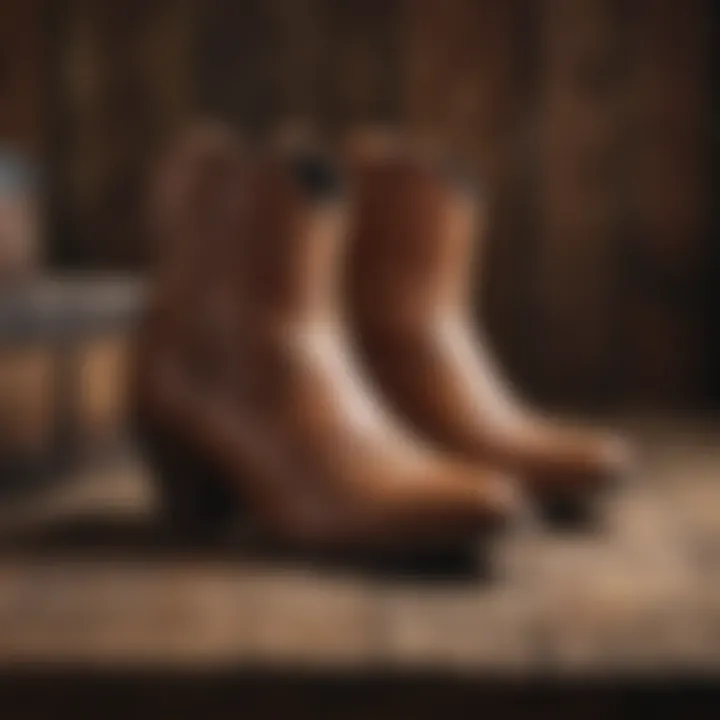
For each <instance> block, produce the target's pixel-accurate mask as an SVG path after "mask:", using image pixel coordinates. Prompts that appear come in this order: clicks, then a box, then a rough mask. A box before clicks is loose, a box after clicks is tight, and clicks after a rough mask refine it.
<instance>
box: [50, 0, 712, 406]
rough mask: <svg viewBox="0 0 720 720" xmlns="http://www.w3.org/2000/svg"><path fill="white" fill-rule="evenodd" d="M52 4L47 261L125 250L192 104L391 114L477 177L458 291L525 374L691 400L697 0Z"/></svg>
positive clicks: (95, 259)
mask: <svg viewBox="0 0 720 720" xmlns="http://www.w3.org/2000/svg"><path fill="white" fill-rule="evenodd" d="M64 5H65V10H64V11H63V13H62V19H63V20H62V23H61V28H60V31H59V32H58V34H57V38H56V39H57V44H58V46H59V48H60V50H61V52H60V55H59V61H58V63H57V76H58V80H59V85H60V87H61V91H60V93H59V94H58V97H59V98H60V101H59V104H58V106H57V107H56V108H55V113H54V118H55V120H56V125H57V127H59V131H58V135H57V137H58V138H60V139H61V142H60V141H58V142H56V146H61V148H62V151H61V152H60V153H59V155H58V157H57V158H56V162H55V163H54V165H55V167H58V168H60V177H59V179H58V181H57V183H56V187H57V188H59V193H60V195H61V198H60V201H59V202H58V203H57V206H56V207H57V208H58V209H59V212H58V213H57V215H56V220H57V227H58V228H59V229H60V232H59V233H58V237H59V238H60V240H59V242H58V256H59V257H61V258H62V259H64V260H65V261H66V262H69V263H84V264H90V265H100V266H103V265H105V266H108V265H110V266H115V265H118V264H127V265H132V264H133V263H138V262H141V261H142V259H143V256H144V241H143V238H142V233H141V222H140V216H139V210H138V206H139V199H140V195H141V185H140V182H139V179H140V178H141V176H142V170H143V165H144V163H145V162H146V160H147V157H148V151H149V149H150V148H152V147H154V145H155V144H156V142H157V141H158V139H159V138H161V137H162V136H163V135H165V134H166V133H167V131H168V130H169V129H170V128H172V127H173V126H174V125H175V124H177V123H179V122H181V121H182V120H184V119H186V118H187V117H189V116H190V115H191V114H192V112H194V111H196V110H202V111H205V112H209V113H211V114H215V115H220V116H223V117H226V118H229V119H231V120H234V121H235V122H237V123H238V125H241V126H243V127H244V128H245V129H246V130H247V131H248V132H250V133H253V132H255V131H262V130H264V129H267V128H269V127H270V126H272V125H273V124H275V123H276V122H278V121H280V120H282V119H284V118H288V117H304V118H310V119H312V120H314V121H315V122H316V123H317V124H318V125H319V126H320V127H321V128H324V129H325V130H327V131H328V132H335V131H338V130H342V129H343V128H344V127H346V126H348V125H349V124H351V123H353V122H356V121H364V120H393V121H397V122H399V123H403V124H406V125H407V126H410V127H413V128H419V129H426V130H430V131H434V132H436V133H437V134H440V135H441V136H444V137H445V138H446V139H447V140H448V141H450V142H452V144H453V145H454V146H456V147H458V148H459V149H461V150H462V151H463V152H464V154H465V155H466V156H467V157H468V158H469V159H470V160H471V162H472V163H473V164H474V165H475V166H476V167H477V169H478V170H480V171H481V172H482V173H483V175H484V177H485V185H486V188H487V194H488V197H489V200H490V202H491V207H492V220H491V227H490V229H489V233H488V237H487V243H486V247H485V248H484V254H483V257H482V260H479V265H478V274H479V276H481V277H482V278H483V282H482V284H481V285H479V286H478V291H477V296H478V301H479V302H478V307H479V312H480V313H481V314H482V315H483V317H484V319H485V320H486V322H487V323H488V325H489V328H490V333H491V335H492V337H493V338H494V340H495V342H496V345H497V349H498V352H499V354H500V355H501V357H502V359H503V360H504V361H505V362H506V364H507V365H508V366H509V367H510V369H511V372H512V373H513V375H514V376H515V377H517V378H518V379H519V380H520V381H521V383H522V384H523V385H524V386H525V387H527V388H528V389H530V390H532V391H534V392H535V393H536V394H539V395H543V396H544V397H545V398H546V399H554V400H558V401H560V400H563V399H568V400H573V401H579V400H581V399H583V400H587V401H592V402H595V403H597V402H599V401H605V400H623V401H628V402H629V401H633V402H634V401H636V400H637V401H639V402H640V401H650V400H652V401H653V402H655V403H670V402H676V401H688V400H691V399H693V400H698V399H700V398H701V397H702V396H703V393H704V390H705V387H706V385H707V381H706V378H707V372H705V371H704V370H703V368H704V364H703V363H704V360H705V357H706V355H707V353H706V350H705V348H706V346H707V344H708V337H709V336H708V333H709V332H710V330H709V329H708V324H707V323H705V325H703V324H702V323H701V322H700V319H701V317H702V315H703V314H702V312H701V310H702V307H701V306H702V303H703V300H702V298H703V292H702V291H703V288H706V287H707V286H708V282H709V281H708V279H707V275H705V276H704V277H705V279H702V271H703V270H704V266H705V262H704V259H705V258H706V256H707V251H708V248H707V232H706V230H707V218H708V209H709V205H710V201H709V195H708V193H709V184H708V168H707V154H708V153H707V149H708V147H709V142H710V132H711V122H710V110H709V77H708V67H709V62H708V54H709V49H710V39H709V33H708V31H707V26H708V21H709V12H710V3H709V0H687V1H686V2H682V3H678V2H673V0H505V1H504V2H496V1H495V0H444V1H443V2H437V0H243V1H242V2H237V1H235V0H205V1H204V2H200V1H199V0H153V1H152V2H147V0H145V1H142V0H128V1H127V2H123V3H94V2H91V1H90V0H64ZM705 317H706V319H707V313H705ZM704 372H705V374H703V373H704Z"/></svg>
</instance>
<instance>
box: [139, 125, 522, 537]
mask: <svg viewBox="0 0 720 720" xmlns="http://www.w3.org/2000/svg"><path fill="white" fill-rule="evenodd" d="M350 197H351V194H350V193H349V190H348V187H347V186H346V183H345V182H344V181H343V178H342V177H341V174H340V173H339V172H338V170H337V168H335V167H334V166H333V163H332V162H330V161H329V160H328V158H327V157H325V156H324V155H323V154H322V153H321V152H319V151H318V150H316V149H314V148H305V147H295V148H288V147H283V149H282V150H277V149H268V148H265V149H260V150H258V149H253V150H249V149H243V148H242V146H241V143H239V142H238V141H237V140H236V138H235V137H234V136H233V135H232V133H230V132H229V131H227V130H224V129H220V128H210V129H202V130H196V131H195V132H193V133H191V134H190V135H189V136H187V137H185V138H183V139H182V140H181V142H180V143H179V144H178V146H177V147H175V148H174V149H173V150H172V151H171V152H170V154H169V157H168V158H167V159H166V161H165V163H164V165H163V167H162V170H161V172H160V173H159V175H158V179H157V182H156V184H155V192H154V195H153V201H152V203H151V206H152V207H151V209H152V210H153V220H154V226H155V229H156V233H157V236H158V242H159V249H158V267H157V271H156V283H155V292H154V295H153V300H152V302H151V307H150V310H149V311H148V314H147V317H146V318H145V322H144V323H143V328H142V331H141V334H140V337H139V343H138V350H137V354H136V372H135V385H134V387H135V405H136V409H137V416H138V418H139V419H140V420H141V423H142V424H143V425H144V427H146V428H147V427H153V428H155V429H158V428H160V429H162V430H163V432H165V433H169V434H170V435H171V436H172V437H173V438H176V441H177V443H178V444H179V445H180V446H182V445H183V444H186V445H188V446H192V447H193V448H196V449H198V450H199V451H200V452H201V454H202V455H203V456H204V457H206V458H207V459H208V462H212V464H213V465H214V466H219V467H221V468H222V472H223V478H224V480H223V481H224V482H225V483H227V485H228V487H231V488H232V490H233V492H234V493H237V495H238V497H242V499H243V501H244V502H245V503H247V506H248V507H249V509H250V510H251V512H252V513H253V515H254V517H255V518H256V519H257V520H259V521H260V522H261V523H262V524H264V525H266V526H267V527H269V528H270V529H271V530H272V532H274V533H277V534H279V535H282V536H284V537H289V538H292V539H293V540H294V541H296V542H298V543H304V542H309V543H316V542H317V543H321V544H330V545H343V546H344V545H351V546H352V545H356V544H359V545H360V546H365V545H375V544H381V545H382V544H396V543H400V544H402V543H406V542H407V543H415V544H423V543H430V544H433V543H442V542H445V541H455V540H456V539H463V540H464V539H467V538H471V537H475V536H476V535H477V533H478V532H480V531H486V530H487V529H488V528H496V527H500V526H504V525H506V524H507V522H508V521H509V520H510V519H512V518H514V517H516V516H517V515H518V514H519V513H520V512H521V510H522V506H523V503H522V499H521V497H520V495H519V493H518V490H517V486H516V484H515V482H514V481H513V479H512V478H511V477H510V476H509V474H508V473H505V472H503V471H500V470H498V469H494V468H488V467H486V466H484V465H483V464H481V463H478V462H476V461H474V460H473V461H470V460H463V459H461V458H459V457H455V456H453V455H451V454H448V453H446V452H444V451H441V450H438V449H436V448H434V447H433V446H432V445H431V444H429V443H428V442H426V441H425V440H423V439H421V438H420V437H419V436H418V435H416V434H415V433H413V432H412V431H411V430H409V429H408V428H407V427H406V426H405V425H404V424H403V422H402V420H401V419H399V418H398V416H397V415H395V414H394V412H393V411H392V410H391V409H390V408H389V407H388V406H387V404H386V403H385V401H384V399H383V398H382V396H381V395H380V394H379V393H378V391H377V388H376V387H375V386H374V385H373V383H372V381H371V380H370V378H369V377H368V375H367V373H366V370H365V367H364V366H363V365H362V363H361V361H360V360H359V357H358V355H357V353H356V351H355V340H354V336H353V334H352V329H351V327H350V326H349V325H348V317H347V313H346V312H345V309H344V298H345V292H344V282H345V279H346V278H345V275H344V269H345V267H346V251H347V239H348V233H349V229H350V228H349V225H348V219H349V217H350V215H349V213H350V207H349V198H350ZM395 302H398V303H400V304H402V303H403V298H401V297H400V296H399V295H396V296H395Z"/></svg>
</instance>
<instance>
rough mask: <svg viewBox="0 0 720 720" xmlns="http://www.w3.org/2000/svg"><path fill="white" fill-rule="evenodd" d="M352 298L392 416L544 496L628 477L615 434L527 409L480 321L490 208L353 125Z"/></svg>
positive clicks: (397, 145)
mask: <svg viewBox="0 0 720 720" xmlns="http://www.w3.org/2000/svg"><path fill="white" fill-rule="evenodd" d="M344 152H345V157H346V159H347V164H348V167H349V169H350V174H351V177H352V179H353V186H354V189H355V193H356V205H355V215H354V218H353V234H352V237H351V242H350V253H349V256H348V261H347V277H348V281H347V302H348V306H349V307H350V308H351V313H352V317H353V324H354V327H355V328H356V330H357V334H358V337H359V339H360V346H361V350H362V354H363V356H364V358H365V361H366V363H367V364H368V366H369V367H370V368H371V370H372V374H373V376H374V378H375V379H376V380H377V382H378V384H379V386H380V388H381V390H382V392H383V394H384V395H385V396H386V397H387V398H388V400H389V401H390V402H391V404H392V405H393V407H394V409H395V410H396V411H397V412H400V413H402V414H403V416H404V417H405V418H406V419H407V420H408V421H409V422H410V423H412V425H413V426H414V428H415V429H416V430H417V431H419V432H421V433H422V434H424V436H425V437H427V438H429V439H432V440H434V441H436V442H437V443H438V444H439V445H440V446H441V447H443V448H446V449H451V450H453V451H457V452H459V453H462V454H463V455H464V456H466V457H470V458H477V459H479V460H482V461H490V462H498V463H501V464H502V465H503V466H504V467H506V468H508V469H511V470H512V471H513V472H518V473H520V474H521V475H522V476H523V477H524V478H525V479H526V480H527V483H528V487H529V488H531V489H532V490H534V491H537V492H538V493H540V494H541V495H543V494H552V493H566V492H567V493H574V492H576V491H579V492H584V491H590V490H593V489H597V488H600V487H603V486H605V485H606V484H608V483H609V482H610V481H611V480H613V479H614V478H616V477H617V476H619V474H621V473H622V472H623V471H624V469H625V467H626V466H627V463H628V458H629V449H628V447H627V446H626V444H625V443H624V442H623V441H622V440H621V439H620V438H617V437H614V436H612V435H610V434H608V433H604V432H596V431H594V430H589V429H586V428H583V427H580V426H577V425H575V424H572V423H566V422H562V421H556V420H553V419H550V418H548V417H546V416H545V415H543V414H541V413H538V412H535V411H534V410H533V409H531V408H528V407H527V406H525V404H524V403H523V402H522V400H521V399H520V398H519V397H518V395H517V394H516V393H515V391H514V389H513V388H512V387H511V386H510V384H509V382H508V381H507V380H506V379H505V378H504V377H503V375H502V372H501V371H500V368H498V367H497V363H496V361H495V359H494V357H493V354H492V351H491V349H490V347H489V343H488V340H487V338H485V337H484V336H483V333H482V330H481V328H480V327H479V326H478V323H477V322H476V321H475V317H474V314H475V307H474V304H473V302H471V296H475V297H476V296H477V293H475V292H472V291H473V290H474V288H473V286H472V282H471V280H472V275H473V271H474V268H476V267H477V264H476V262H475V260H476V259H477V258H476V257H475V256H476V253H478V252H479V251H480V249H481V248H480V247H479V246H480V245H482V242H483V225H484V216H485V213H486V212H487V208H485V207H484V206H483V203H482V198H481V197H480V195H479V194H478V193H477V192H476V191H475V190H474V185H473V183H472V182H468V180H467V178H466V177H465V176H464V175H463V174H462V173H461V172H459V171H458V169H457V168H456V167H453V165H452V164H450V163H449V162H448V160H447V159H446V158H444V157H443V155H442V153H440V152H437V151H435V150H427V149H425V150H423V149H419V148H417V147H413V146H412V144H411V143H408V142H400V141H394V140H393V138H392V137H391V136H387V135H382V134H381V135H377V136H373V135H372V133H371V132H358V133H356V134H355V135H354V136H352V137H351V138H350V139H349V140H348V141H347V144H346V147H345V151H344Z"/></svg>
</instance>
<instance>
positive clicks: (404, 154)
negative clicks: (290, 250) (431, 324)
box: [349, 146, 483, 327]
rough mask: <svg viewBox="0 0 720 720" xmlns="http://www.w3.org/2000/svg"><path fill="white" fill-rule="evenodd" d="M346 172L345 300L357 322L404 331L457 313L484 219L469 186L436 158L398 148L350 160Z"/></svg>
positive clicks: (465, 299)
mask: <svg viewBox="0 0 720 720" xmlns="http://www.w3.org/2000/svg"><path fill="white" fill-rule="evenodd" d="M350 167H351V172H352V177H353V181H354V189H355V200H356V207H355V213H354V218H353V220H354V230H353V234H352V238H351V249H350V258H349V263H350V264H349V267H350V271H349V275H350V281H349V282H350V288H349V296H350V302H351V303H352V305H353V312H354V315H355V317H356V318H357V319H358V322H359V323H360V324H361V325H362V326H363V327H368V326H375V325H377V324H382V325H389V326H391V327H392V326H398V325H399V326H404V327H407V326H408V324H414V323H419V322H422V323H425V322H426V320H427V317H428V315H429V314H446V313H457V312H460V311H462V310H463V309H464V308H465V307H466V306H467V304H468V292H469V277H470V267H471V264H472V262H473V260H474V249H475V248H474V245H475V239H476V237H477V235H478V233H479V232H480V231H481V230H482V227H481V224H482V220H483V217H482V207H481V206H480V205H479V204H478V203H477V201H476V199H475V197H474V195H473V192H472V184H471V183H470V182H468V180H467V179H466V178H465V177H463V176H462V174H461V173H460V172H458V170H457V169H456V168H454V167H452V166H450V165H449V164H448V163H447V162H446V161H445V160H444V159H443V158H442V156H440V155H439V154H436V153H422V152H418V151H414V150H413V149H412V148H404V147H400V146H397V147H395V148H393V147H392V146H390V147H386V148H383V150H382V151H375V152H372V151H366V152H364V153H363V152H361V153H356V154H355V155H354V156H353V157H352V159H351V163H350ZM379 308H381V309H382V311H381V312H379Z"/></svg>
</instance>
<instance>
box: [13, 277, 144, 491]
mask: <svg viewBox="0 0 720 720" xmlns="http://www.w3.org/2000/svg"><path fill="white" fill-rule="evenodd" d="M141 297H142V293H141V287H140V284H139V283H137V282H136V281H133V280H128V279H124V278H92V279H87V278H86V279H78V278H49V277H38V278H35V279H34V280H32V281H31V282H25V283H22V284H19V285H17V284H16V285H13V286H6V287H4V288H3V287H1V286H0V494H2V493H8V492H12V493H16V492H23V491H25V490H28V489H31V488H34V487H36V486H37V484H38V483H39V482H40V481H43V480H45V479H48V478H52V477H54V476H55V475H57V473H58V471H60V470H64V469H67V468H68V467H72V466H75V465H76V464H77V463H79V462H80V461H88V460H98V459H103V458H105V457H107V456H111V455H112V454H113V453H114V452H115V451H116V450H119V449H121V448H122V447H123V440H124V429H125V395H126V391H125V383H126V370H127V349H128V343H129V336H130V331H131V329H132V327H133V320H134V317H135V315H136V313H137V309H138V306H139V305H140V303H141Z"/></svg>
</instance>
